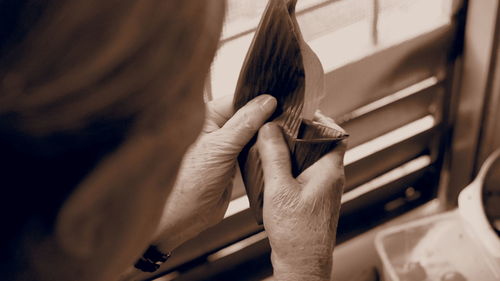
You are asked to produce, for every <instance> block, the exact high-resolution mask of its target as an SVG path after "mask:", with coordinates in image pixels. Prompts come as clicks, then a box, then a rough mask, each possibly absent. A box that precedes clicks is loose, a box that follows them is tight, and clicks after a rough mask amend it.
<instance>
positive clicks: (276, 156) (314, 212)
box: [257, 123, 346, 281]
mask: <svg viewBox="0 0 500 281" xmlns="http://www.w3.org/2000/svg"><path fill="white" fill-rule="evenodd" d="M257 143H258V149H259V152H260V156H261V161H262V167H263V170H264V182H265V189H264V208H263V218H264V227H265V229H266V232H267V235H268V236H269V241H270V243H271V248H272V254H271V259H272V263H273V267H274V277H275V279H277V280H288V281H289V280H330V273H331V272H330V271H331V266H332V252H333V247H334V244H335V235H336V228H337V222H338V216H339V209H340V198H341V195H342V189H343V186H344V167H343V158H344V152H345V149H346V144H345V142H341V143H340V144H339V146H337V147H336V148H335V149H334V150H333V151H331V152H329V153H328V154H326V155H325V156H323V157H322V158H321V159H320V160H318V161H317V162H316V163H314V164H313V165H312V166H310V167H309V168H308V169H306V170H305V171H304V172H303V173H302V174H300V175H299V176H298V177H297V178H294V177H293V176H292V172H291V164H290V152H289V150H288V147H287V145H286V143H285V140H284V138H283V135H282V133H281V129H280V128H279V127H278V126H277V125H275V124H273V123H268V124H266V125H264V126H263V127H262V128H261V129H260V131H259V136H258V141H257Z"/></svg>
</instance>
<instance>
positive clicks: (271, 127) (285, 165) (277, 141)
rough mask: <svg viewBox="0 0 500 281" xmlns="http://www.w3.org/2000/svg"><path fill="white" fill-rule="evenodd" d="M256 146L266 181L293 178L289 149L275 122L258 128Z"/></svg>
mask: <svg viewBox="0 0 500 281" xmlns="http://www.w3.org/2000/svg"><path fill="white" fill-rule="evenodd" d="M257 146H258V149H259V155H260V160H261V164H262V169H263V172H264V181H265V182H266V183H272V182H276V181H279V180H289V179H293V176H292V168H291V164H290V150H289V149H288V146H287V145H286V142H285V139H284V138H283V133H282V132H281V128H280V127H279V126H278V125H276V124H275V123H267V124H265V125H264V126H263V127H262V128H261V129H260V130H259V136H258V139H257ZM271 185H272V186H275V185H274V184H271ZM276 186H279V185H276Z"/></svg>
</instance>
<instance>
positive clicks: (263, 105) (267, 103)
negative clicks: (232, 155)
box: [220, 95, 277, 150]
mask: <svg viewBox="0 0 500 281" xmlns="http://www.w3.org/2000/svg"><path fill="white" fill-rule="evenodd" d="M276 104H277V101H276V99H275V98H274V97H273V96H270V95H260V96H258V97H256V98H254V99H253V100H251V101H250V102H249V103H247V104H246V105H245V106H243V107H242V108H240V109H239V110H238V111H237V112H236V113H235V114H234V116H233V117H231V119H229V120H228V121H227V122H226V124H224V126H223V127H222V128H221V130H220V134H221V135H222V136H224V141H225V142H227V143H230V144H233V145H234V146H235V147H236V148H238V149H240V150H241V149H242V148H243V147H244V146H245V145H246V144H247V143H248V142H249V141H250V139H251V138H252V137H253V136H255V134H256V133H257V131H258V130H259V128H260V127H261V126H262V125H263V124H264V122H266V120H268V119H269V117H271V115H272V114H273V112H274V110H275V109H276Z"/></svg>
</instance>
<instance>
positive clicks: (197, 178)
mask: <svg viewBox="0 0 500 281" xmlns="http://www.w3.org/2000/svg"><path fill="white" fill-rule="evenodd" d="M206 107H207V112H206V121H205V126H204V128H203V131H202V133H201V135H200V136H199V138H198V139H197V140H196V142H195V143H194V144H193V145H192V146H191V147H190V148H189V150H188V152H187V153H186V155H185V156H184V158H183V161H182V164H181V167H180V170H179V174H178V176H177V180H176V183H175V185H174V187H173V189H172V192H171V194H170V195H169V197H168V199H167V202H166V205H165V209H164V212H163V215H162V219H161V222H160V227H159V230H158V232H157V234H156V237H157V238H156V241H154V242H153V243H152V244H154V245H156V246H157V247H158V248H159V249H160V250H161V251H163V252H169V251H171V250H173V249H174V248H176V247H177V246H179V245H180V244H182V243H183V242H185V241H187V240H189V239H191V238H193V237H195V236H196V235H198V234H199V233H200V232H201V231H203V230H205V229H207V228H208V227H210V226H213V225H215V224H217V223H218V222H220V221H221V220H222V218H223V216H224V213H225V212H226V209H227V206H228V204H229V200H230V197H231V191H232V184H233V181H232V179H233V177H234V175H235V171H236V170H235V169H236V159H237V156H238V154H239V153H240V151H241V150H242V148H243V147H244V146H245V145H246V144H247V143H248V142H249V141H250V139H251V138H252V137H253V136H254V135H255V134H256V133H257V131H258V130H259V128H260V127H261V126H262V124H264V122H265V121H266V120H267V119H269V117H270V116H271V115H272V113H273V112H274V110H275V108H276V99H274V98H273V97H272V96H270V95H260V96H258V97H256V98H255V99H253V100H252V101H250V102H249V103H248V104H246V105H245V106H244V107H242V108H241V109H240V110H238V111H237V112H236V113H234V109H233V104H232V97H224V98H221V99H217V100H213V101H211V102H209V103H208V104H207V106H206ZM233 113H234V116H233ZM231 116H232V117H231Z"/></svg>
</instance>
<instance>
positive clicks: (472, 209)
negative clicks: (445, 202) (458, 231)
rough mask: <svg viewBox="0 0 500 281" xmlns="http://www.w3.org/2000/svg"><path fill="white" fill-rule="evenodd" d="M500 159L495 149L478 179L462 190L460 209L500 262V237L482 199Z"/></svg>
mask: <svg viewBox="0 0 500 281" xmlns="http://www.w3.org/2000/svg"><path fill="white" fill-rule="evenodd" d="M498 161H500V150H497V151H495V152H494V153H493V154H492V155H491V156H490V157H488V159H486V161H485V162H484V164H483V166H482V167H481V170H480V171H479V173H478V175H477V177H476V179H474V181H473V182H472V183H471V184H469V185H468V186H467V187H466V188H464V190H462V192H460V195H459V196H458V209H459V211H460V215H461V216H462V218H463V220H464V221H465V222H466V223H467V224H468V225H469V226H470V229H471V231H472V232H473V235H474V236H475V237H477V239H478V240H480V241H481V242H482V244H483V245H484V247H485V248H486V250H487V251H488V252H489V254H490V255H491V256H492V257H494V258H495V259H496V261H497V262H498V263H500V238H499V237H498V235H497V234H496V233H495V231H494V229H493V227H492V226H491V224H490V223H489V222H488V219H487V217H486V214H485V211H484V205H483V204H484V203H483V200H482V196H483V186H484V181H485V178H486V177H491V176H492V174H491V173H498V172H499V171H493V170H491V168H492V167H493V166H494V165H493V164H494V163H495V164H496V165H495V167H498ZM499 204H500V202H499ZM499 280H500V279H499Z"/></svg>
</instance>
